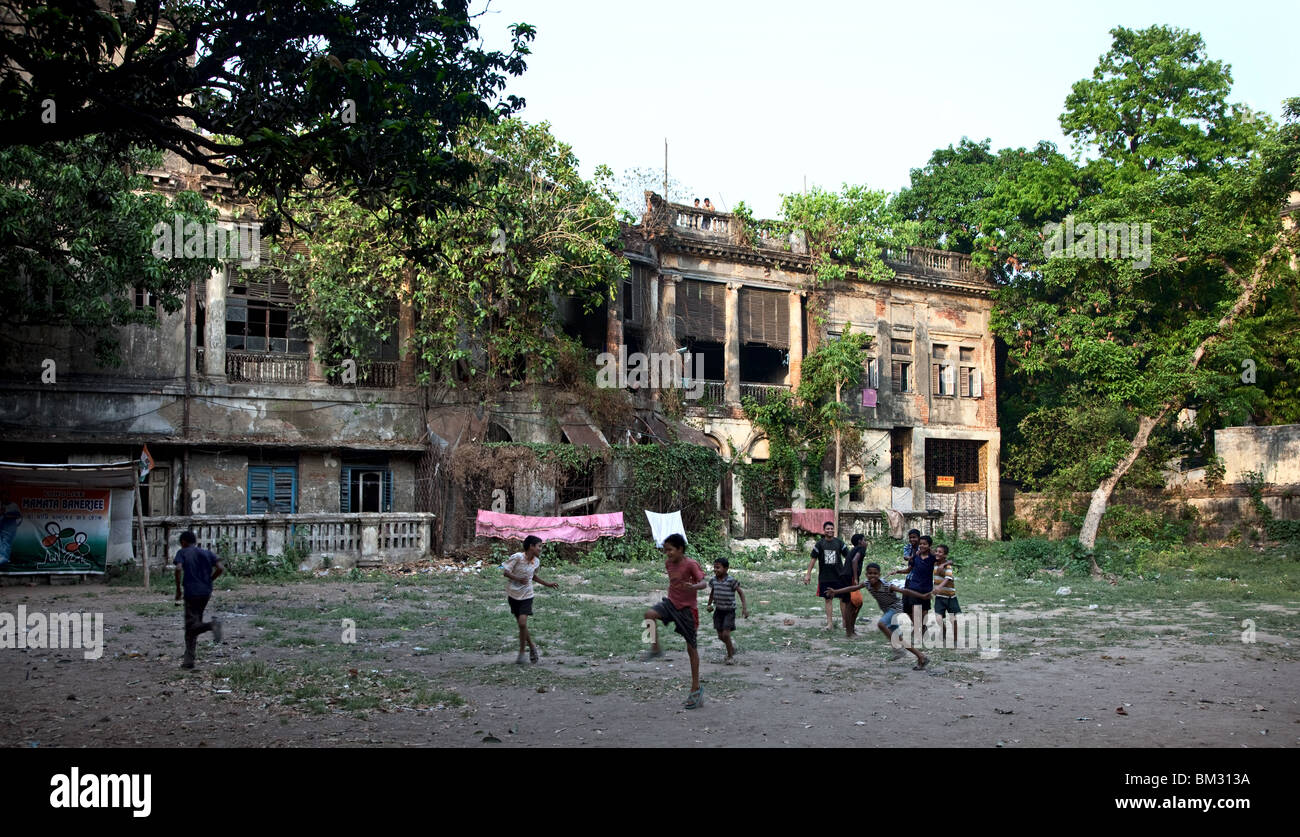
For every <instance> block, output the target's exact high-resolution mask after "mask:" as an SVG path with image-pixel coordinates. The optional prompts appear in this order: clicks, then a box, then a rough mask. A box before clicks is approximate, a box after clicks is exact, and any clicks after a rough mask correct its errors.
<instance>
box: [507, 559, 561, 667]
mask: <svg viewBox="0 0 1300 837" xmlns="http://www.w3.org/2000/svg"><path fill="white" fill-rule="evenodd" d="M541 554H542V539H541V538H539V537H537V536H536V535H529V536H528V537H526V538H524V551H523V552H516V553H515V554H514V555H511V556H510V558H509V559H508V560H507V561H506V562H505V563H504V564H502V565H501V569H502V571H503V572H502V573H501V574H502V575H504V576H505V577H506V578H507V579H508V580H507V581H506V599H507V601H509V602H510V613H511V615H512V616H514V617H515V624H517V625H518V626H519V656H518V657H516V658H515V662H516V663H517V664H519V665H523V664H524V645H527V646H528V658H529V659H530V660H531V661H532V662H534V663H535V662H537V646H536V645H534V644H533V635H532V634H530V633H529V632H528V617H529V616H532V615H533V582H534V581H536V582H537V583H538V584H540V585H542V586H543V587H550V588H551V589H555V588H557V587H559V586H560V585H559V584H556V583H554V582H550V581H544V580H543V579H542V577H541V576H539V575H538V574H537V568H538V567H540V566H541V565H542V562H541V559H540V558H539V557H538V556H539V555H541Z"/></svg>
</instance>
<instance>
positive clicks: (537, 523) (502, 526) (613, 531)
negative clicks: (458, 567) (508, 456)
mask: <svg viewBox="0 0 1300 837" xmlns="http://www.w3.org/2000/svg"><path fill="white" fill-rule="evenodd" d="M625 531H626V530H625V529H624V527H623V513H622V512H610V513H608V514H583V515H577V516H574V517H528V516H526V515H522V514H504V513H502V512H494V511H486V510H484V509H479V510H478V517H477V519H476V520H475V522H474V534H475V535H477V536H478V537H480V538H501V539H503V540H518V541H521V540H523V539H524V538H526V537H527V536H529V535H536V536H537V537H539V538H541V539H542V540H544V541H561V542H562V543H586V542H587V541H594V540H596V539H597V538H621V537H623V534H624V532H625Z"/></svg>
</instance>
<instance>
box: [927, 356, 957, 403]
mask: <svg viewBox="0 0 1300 837" xmlns="http://www.w3.org/2000/svg"><path fill="white" fill-rule="evenodd" d="M955 377H956V376H955V372H954V370H953V365H952V364H951V363H932V364H930V392H931V393H933V394H934V395H937V396H941V397H944V398H951V397H952V395H953V392H954V386H955V384H956V380H955Z"/></svg>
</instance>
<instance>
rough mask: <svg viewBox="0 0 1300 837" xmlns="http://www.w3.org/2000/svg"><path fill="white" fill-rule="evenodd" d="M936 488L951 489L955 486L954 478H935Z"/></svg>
mask: <svg viewBox="0 0 1300 837" xmlns="http://www.w3.org/2000/svg"><path fill="white" fill-rule="evenodd" d="M934 484H935V485H936V486H938V487H939V488H952V487H953V486H954V485H955V484H956V478H955V477H935V483H934Z"/></svg>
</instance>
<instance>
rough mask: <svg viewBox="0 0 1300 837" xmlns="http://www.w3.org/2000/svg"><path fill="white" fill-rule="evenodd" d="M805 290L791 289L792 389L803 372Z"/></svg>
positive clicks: (790, 379) (796, 385) (797, 384)
mask: <svg viewBox="0 0 1300 837" xmlns="http://www.w3.org/2000/svg"><path fill="white" fill-rule="evenodd" d="M803 295H804V292H803V291H790V372H789V375H790V378H789V381H790V389H797V388H798V386H799V381H800V376H801V375H802V374H803Z"/></svg>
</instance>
